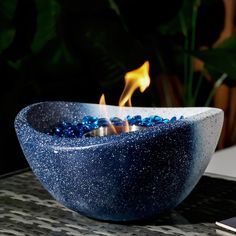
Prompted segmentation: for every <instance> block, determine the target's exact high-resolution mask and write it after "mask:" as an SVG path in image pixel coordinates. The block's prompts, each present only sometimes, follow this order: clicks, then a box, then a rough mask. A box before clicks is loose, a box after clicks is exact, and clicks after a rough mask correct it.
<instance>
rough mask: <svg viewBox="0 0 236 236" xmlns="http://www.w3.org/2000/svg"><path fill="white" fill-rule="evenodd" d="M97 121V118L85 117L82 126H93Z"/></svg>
mask: <svg viewBox="0 0 236 236" xmlns="http://www.w3.org/2000/svg"><path fill="white" fill-rule="evenodd" d="M97 120H98V118H97V117H95V116H85V117H84V118H83V119H82V124H84V125H87V124H93V123H94V122H96V121H97Z"/></svg>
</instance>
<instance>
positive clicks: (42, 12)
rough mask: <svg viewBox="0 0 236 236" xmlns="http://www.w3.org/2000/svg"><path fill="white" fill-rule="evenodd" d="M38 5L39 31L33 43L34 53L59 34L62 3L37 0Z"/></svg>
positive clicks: (50, 0) (52, 0)
mask: <svg viewBox="0 0 236 236" xmlns="http://www.w3.org/2000/svg"><path fill="white" fill-rule="evenodd" d="M35 4H36V7H37V14H38V15H37V31H36V33H35V37H34V40H33V42H32V45H31V49H32V51H33V52H34V53H37V52H39V51H40V50H41V49H42V48H43V47H44V46H45V45H46V44H47V42H48V41H49V40H51V39H52V38H54V37H56V35H57V30H56V27H57V21H58V17H59V14H60V5H59V4H58V3H57V1H56V0H35Z"/></svg>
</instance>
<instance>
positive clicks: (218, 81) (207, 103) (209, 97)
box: [205, 73, 228, 107]
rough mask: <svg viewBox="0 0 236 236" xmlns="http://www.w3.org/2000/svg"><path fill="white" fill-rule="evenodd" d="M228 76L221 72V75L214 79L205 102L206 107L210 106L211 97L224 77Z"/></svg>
mask: <svg viewBox="0 0 236 236" xmlns="http://www.w3.org/2000/svg"><path fill="white" fill-rule="evenodd" d="M227 77H228V75H227V74H226V73H224V74H222V75H221V77H220V78H219V79H218V80H216V82H215V84H214V88H213V89H212V90H211V92H210V94H209V96H208V98H207V101H206V103H205V106H206V107H208V106H210V103H211V101H212V98H213V97H214V95H215V93H216V90H217V89H218V88H219V87H220V86H221V85H222V84H223V82H224V81H225V79H226V78H227Z"/></svg>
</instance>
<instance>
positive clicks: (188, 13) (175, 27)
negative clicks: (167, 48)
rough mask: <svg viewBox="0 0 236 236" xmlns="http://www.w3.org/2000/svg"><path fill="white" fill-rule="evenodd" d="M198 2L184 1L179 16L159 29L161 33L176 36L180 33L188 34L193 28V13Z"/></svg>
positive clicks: (194, 0)
mask: <svg viewBox="0 0 236 236" xmlns="http://www.w3.org/2000/svg"><path fill="white" fill-rule="evenodd" d="M195 3H196V0H183V3H182V7H181V9H180V11H179V12H178V14H177V16H176V17H175V18H174V19H173V20H172V21H170V22H169V23H165V24H163V25H161V26H160V27H159V31H160V32H161V33H162V34H170V35H174V34H176V33H178V32H182V33H183V34H184V35H186V34H187V30H188V29H189V28H190V27H191V18H192V13H193V7H194V4H195Z"/></svg>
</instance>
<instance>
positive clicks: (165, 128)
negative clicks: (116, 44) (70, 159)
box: [14, 101, 223, 151]
mask: <svg viewBox="0 0 236 236" xmlns="http://www.w3.org/2000/svg"><path fill="white" fill-rule="evenodd" d="M47 103H48V104H56V103H57V104H59V105H60V104H61V105H66V104H78V105H83V106H99V104H93V103H80V102H70V101H69V102H67V101H44V102H38V103H33V104H30V105H28V106H26V107H24V108H23V109H21V110H20V111H19V113H18V114H17V116H16V118H15V121H14V126H15V130H16V133H17V136H18V137H19V136H21V134H22V132H23V133H24V134H29V133H31V134H32V135H28V137H27V138H28V141H29V140H30V139H31V138H32V137H37V138H32V142H34V143H37V144H38V145H40V146H42V145H47V146H51V147H52V148H53V149H55V151H58V150H75V149H78V150H81V149H88V148H92V147H95V146H96V147H97V146H101V145H102V146H104V145H108V144H111V143H117V142H119V141H121V140H122V141H124V140H125V139H127V140H129V139H135V138H137V137H139V139H142V138H144V137H145V136H146V135H149V136H156V135H158V134H159V135H161V134H163V133H166V132H171V131H172V130H175V129H178V128H181V127H183V126H185V125H191V124H193V123H195V122H200V121H202V120H204V119H207V118H209V117H212V116H214V115H217V114H220V113H222V114H223V111H222V110H221V109H219V108H213V107H169V108H168V107H160V108H159V107H145V108H144V109H162V110H163V109H165V110H171V109H172V110H173V109H198V110H200V111H201V110H202V112H200V113H198V114H195V115H193V116H189V117H187V118H186V119H182V120H177V121H175V122H172V123H167V124H162V125H160V126H154V127H148V128H145V129H143V130H142V131H140V130H139V131H134V132H129V133H121V134H118V135H111V136H103V137H86V138H65V137H56V136H53V135H50V134H47V133H44V132H40V131H37V130H36V129H34V128H33V127H32V126H31V125H30V124H29V122H28V121H27V114H28V112H29V111H30V109H32V108H33V107H35V106H39V105H42V104H47ZM106 106H108V107H117V108H118V106H113V105H106ZM140 108H141V107H126V108H125V109H126V110H129V109H140ZM141 109H142V108H141ZM22 127H24V128H22ZM140 132H142V133H141V134H140ZM120 143H122V142H120Z"/></svg>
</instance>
